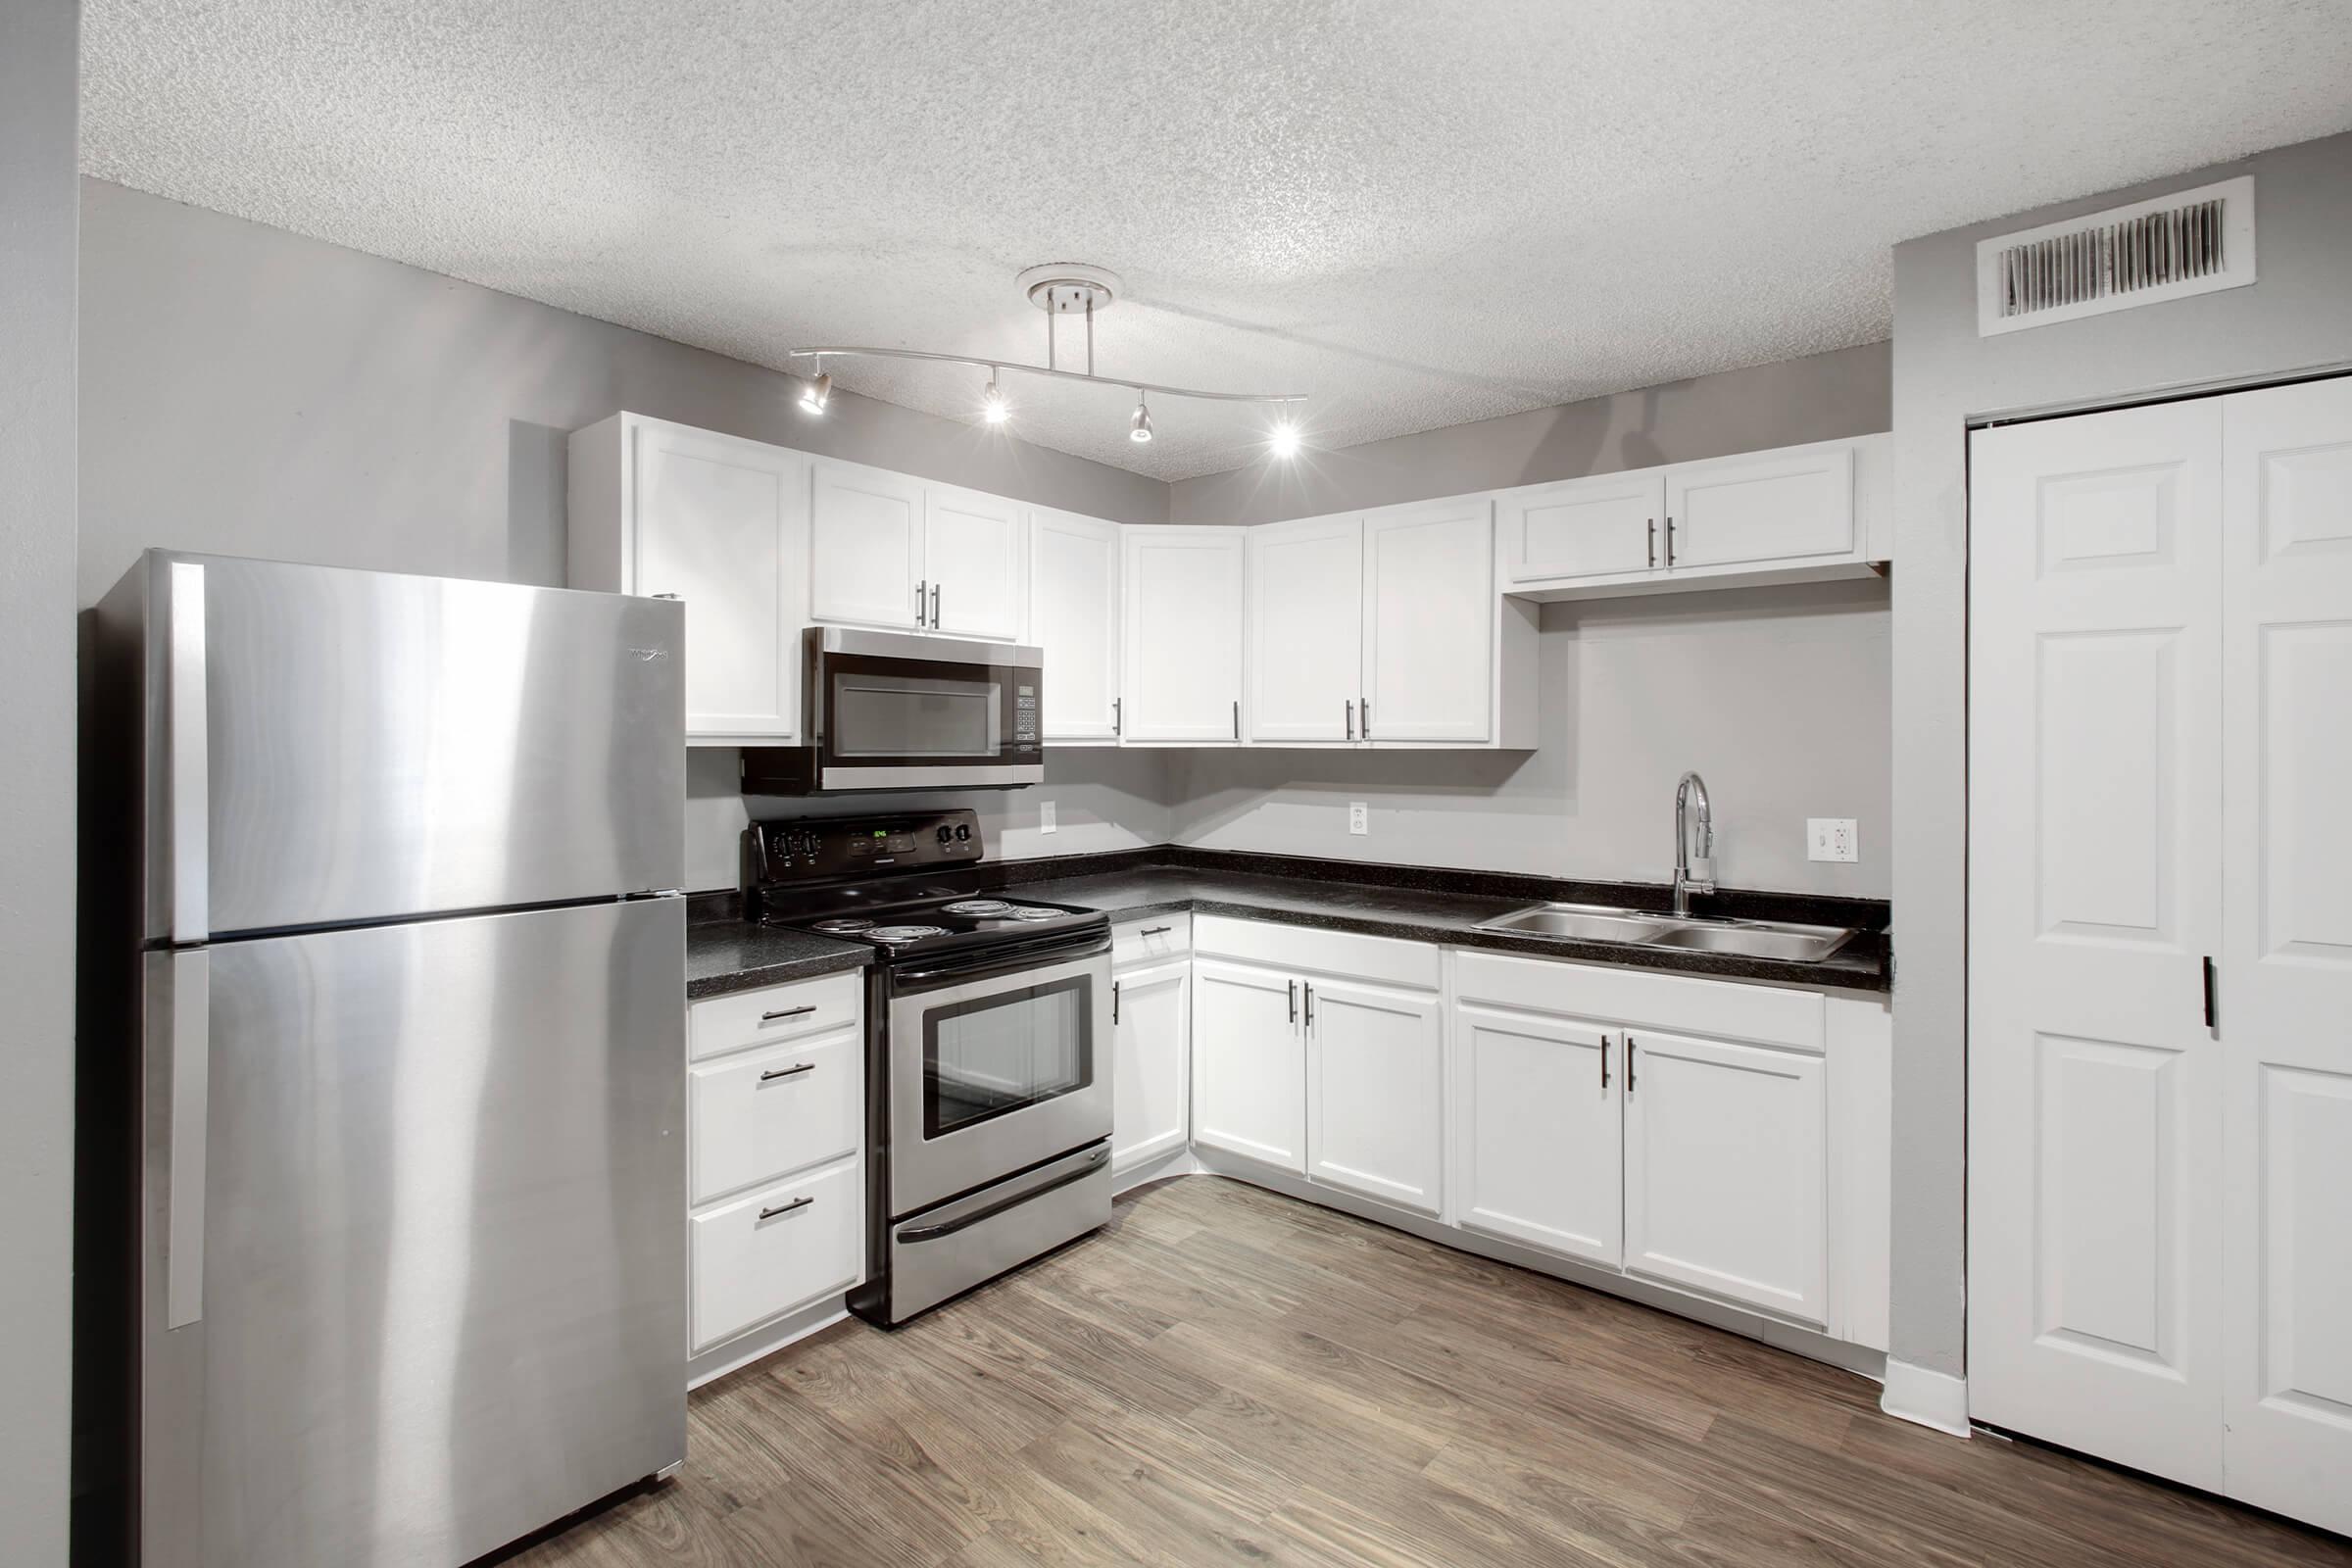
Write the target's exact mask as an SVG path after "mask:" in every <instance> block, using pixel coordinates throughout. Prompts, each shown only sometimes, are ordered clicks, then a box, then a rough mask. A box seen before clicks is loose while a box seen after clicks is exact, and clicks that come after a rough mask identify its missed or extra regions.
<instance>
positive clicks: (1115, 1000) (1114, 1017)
mask: <svg viewBox="0 0 2352 1568" xmlns="http://www.w3.org/2000/svg"><path fill="white" fill-rule="evenodd" d="M1110 1021H1111V1022H1112V1023H1113V1024H1116V1023H1117V1022H1118V1021H1119V983H1118V982H1117V981H1116V980H1113V981H1112V982H1111V983H1110Z"/></svg>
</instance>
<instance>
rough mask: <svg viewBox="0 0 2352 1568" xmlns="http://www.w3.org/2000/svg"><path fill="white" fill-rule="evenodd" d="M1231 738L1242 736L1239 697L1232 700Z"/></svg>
mask: <svg viewBox="0 0 2352 1568" xmlns="http://www.w3.org/2000/svg"><path fill="white" fill-rule="evenodd" d="M1233 738H1234V739H1235V740H1237V741H1238V740H1240V739H1241V738H1242V700H1241V699H1240V698H1239V697H1236V698H1235V699H1234V700H1233Z"/></svg>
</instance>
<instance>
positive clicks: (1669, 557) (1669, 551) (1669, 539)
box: [1666, 517, 1674, 566]
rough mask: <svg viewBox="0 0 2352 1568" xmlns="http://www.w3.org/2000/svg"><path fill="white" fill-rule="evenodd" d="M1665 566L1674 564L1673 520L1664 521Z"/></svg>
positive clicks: (1669, 518)
mask: <svg viewBox="0 0 2352 1568" xmlns="http://www.w3.org/2000/svg"><path fill="white" fill-rule="evenodd" d="M1666 564H1668V565H1669V566H1671V565H1673V564H1674V519H1673V518H1672V517H1668V518H1667V519H1666Z"/></svg>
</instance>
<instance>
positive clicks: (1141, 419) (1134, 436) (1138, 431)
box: [1127, 392, 1152, 444]
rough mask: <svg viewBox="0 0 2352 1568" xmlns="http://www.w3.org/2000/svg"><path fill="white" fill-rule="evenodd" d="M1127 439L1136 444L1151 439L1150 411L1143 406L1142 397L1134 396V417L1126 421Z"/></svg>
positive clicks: (1140, 395)
mask: <svg viewBox="0 0 2352 1568" xmlns="http://www.w3.org/2000/svg"><path fill="white" fill-rule="evenodd" d="M1127 439H1128V440H1130V441H1133V442H1136V443H1138V444H1141V443H1143V442H1146V441H1149V440H1151V439H1152V411H1151V410H1150V409H1148V408H1146V407H1145V406H1144V395H1143V394H1142V393H1141V392H1138V393H1137V394H1136V395H1135V417H1133V418H1131V419H1129V420H1128V421H1127Z"/></svg>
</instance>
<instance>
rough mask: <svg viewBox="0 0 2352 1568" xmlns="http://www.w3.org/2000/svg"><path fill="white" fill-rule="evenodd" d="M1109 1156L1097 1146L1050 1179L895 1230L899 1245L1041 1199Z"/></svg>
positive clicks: (930, 1237) (1092, 1170) (929, 1239)
mask: <svg viewBox="0 0 2352 1568" xmlns="http://www.w3.org/2000/svg"><path fill="white" fill-rule="evenodd" d="M1109 1157H1110V1151H1109V1150H1107V1149H1098V1150H1096V1151H1095V1152H1093V1153H1091V1154H1089V1155H1087V1157H1086V1162H1085V1163H1084V1164H1082V1165H1080V1166H1078V1167H1077V1168H1076V1169H1075V1170H1066V1171H1063V1172H1062V1173H1061V1174H1060V1175H1058V1176H1056V1177H1054V1179H1053V1180H1052V1181H1050V1182H1041V1183H1039V1184H1038V1185H1037V1186H1035V1187H1031V1188H1026V1189H1024V1190H1023V1191H1021V1192H1017V1193H1006V1194H1005V1196H1004V1197H1003V1198H1000V1199H998V1200H997V1201H995V1202H993V1203H989V1204H986V1205H984V1206H982V1207H980V1208H975V1209H973V1210H972V1211H971V1212H970V1213H969V1214H958V1215H956V1217H955V1218H954V1219H951V1220H945V1221H942V1222H941V1223H939V1224H937V1225H917V1226H915V1227H914V1228H913V1229H912V1230H904V1231H901V1232H899V1236H898V1239H899V1241H900V1242H901V1243H902V1244H910V1243H914V1242H936V1241H939V1240H942V1239H943V1238H945V1237H949V1236H953V1235H955V1234H956V1232H957V1231H960V1230H968V1229H970V1228H971V1227H972V1226H974V1225H977V1224H979V1223H980V1222H981V1221H982V1220H984V1219H995V1218H996V1217H997V1216H998V1215H999V1214H1002V1213H1004V1212H1005V1210H1006V1209H1008V1208H1018V1207H1020V1206H1021V1205H1022V1204H1023V1203H1026V1202H1027V1201H1029V1200H1031V1199H1033V1198H1043V1197H1045V1196H1046V1194H1048V1193H1050V1192H1053V1191H1054V1189H1055V1188H1058V1187H1067V1186H1069V1185H1070V1183H1072V1182H1081V1181H1084V1180H1086V1178H1088V1177H1089V1176H1092V1175H1093V1174H1094V1173H1095V1172H1097V1171H1099V1170H1101V1169H1102V1168H1103V1161H1104V1160H1106V1159H1108V1158H1109Z"/></svg>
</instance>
